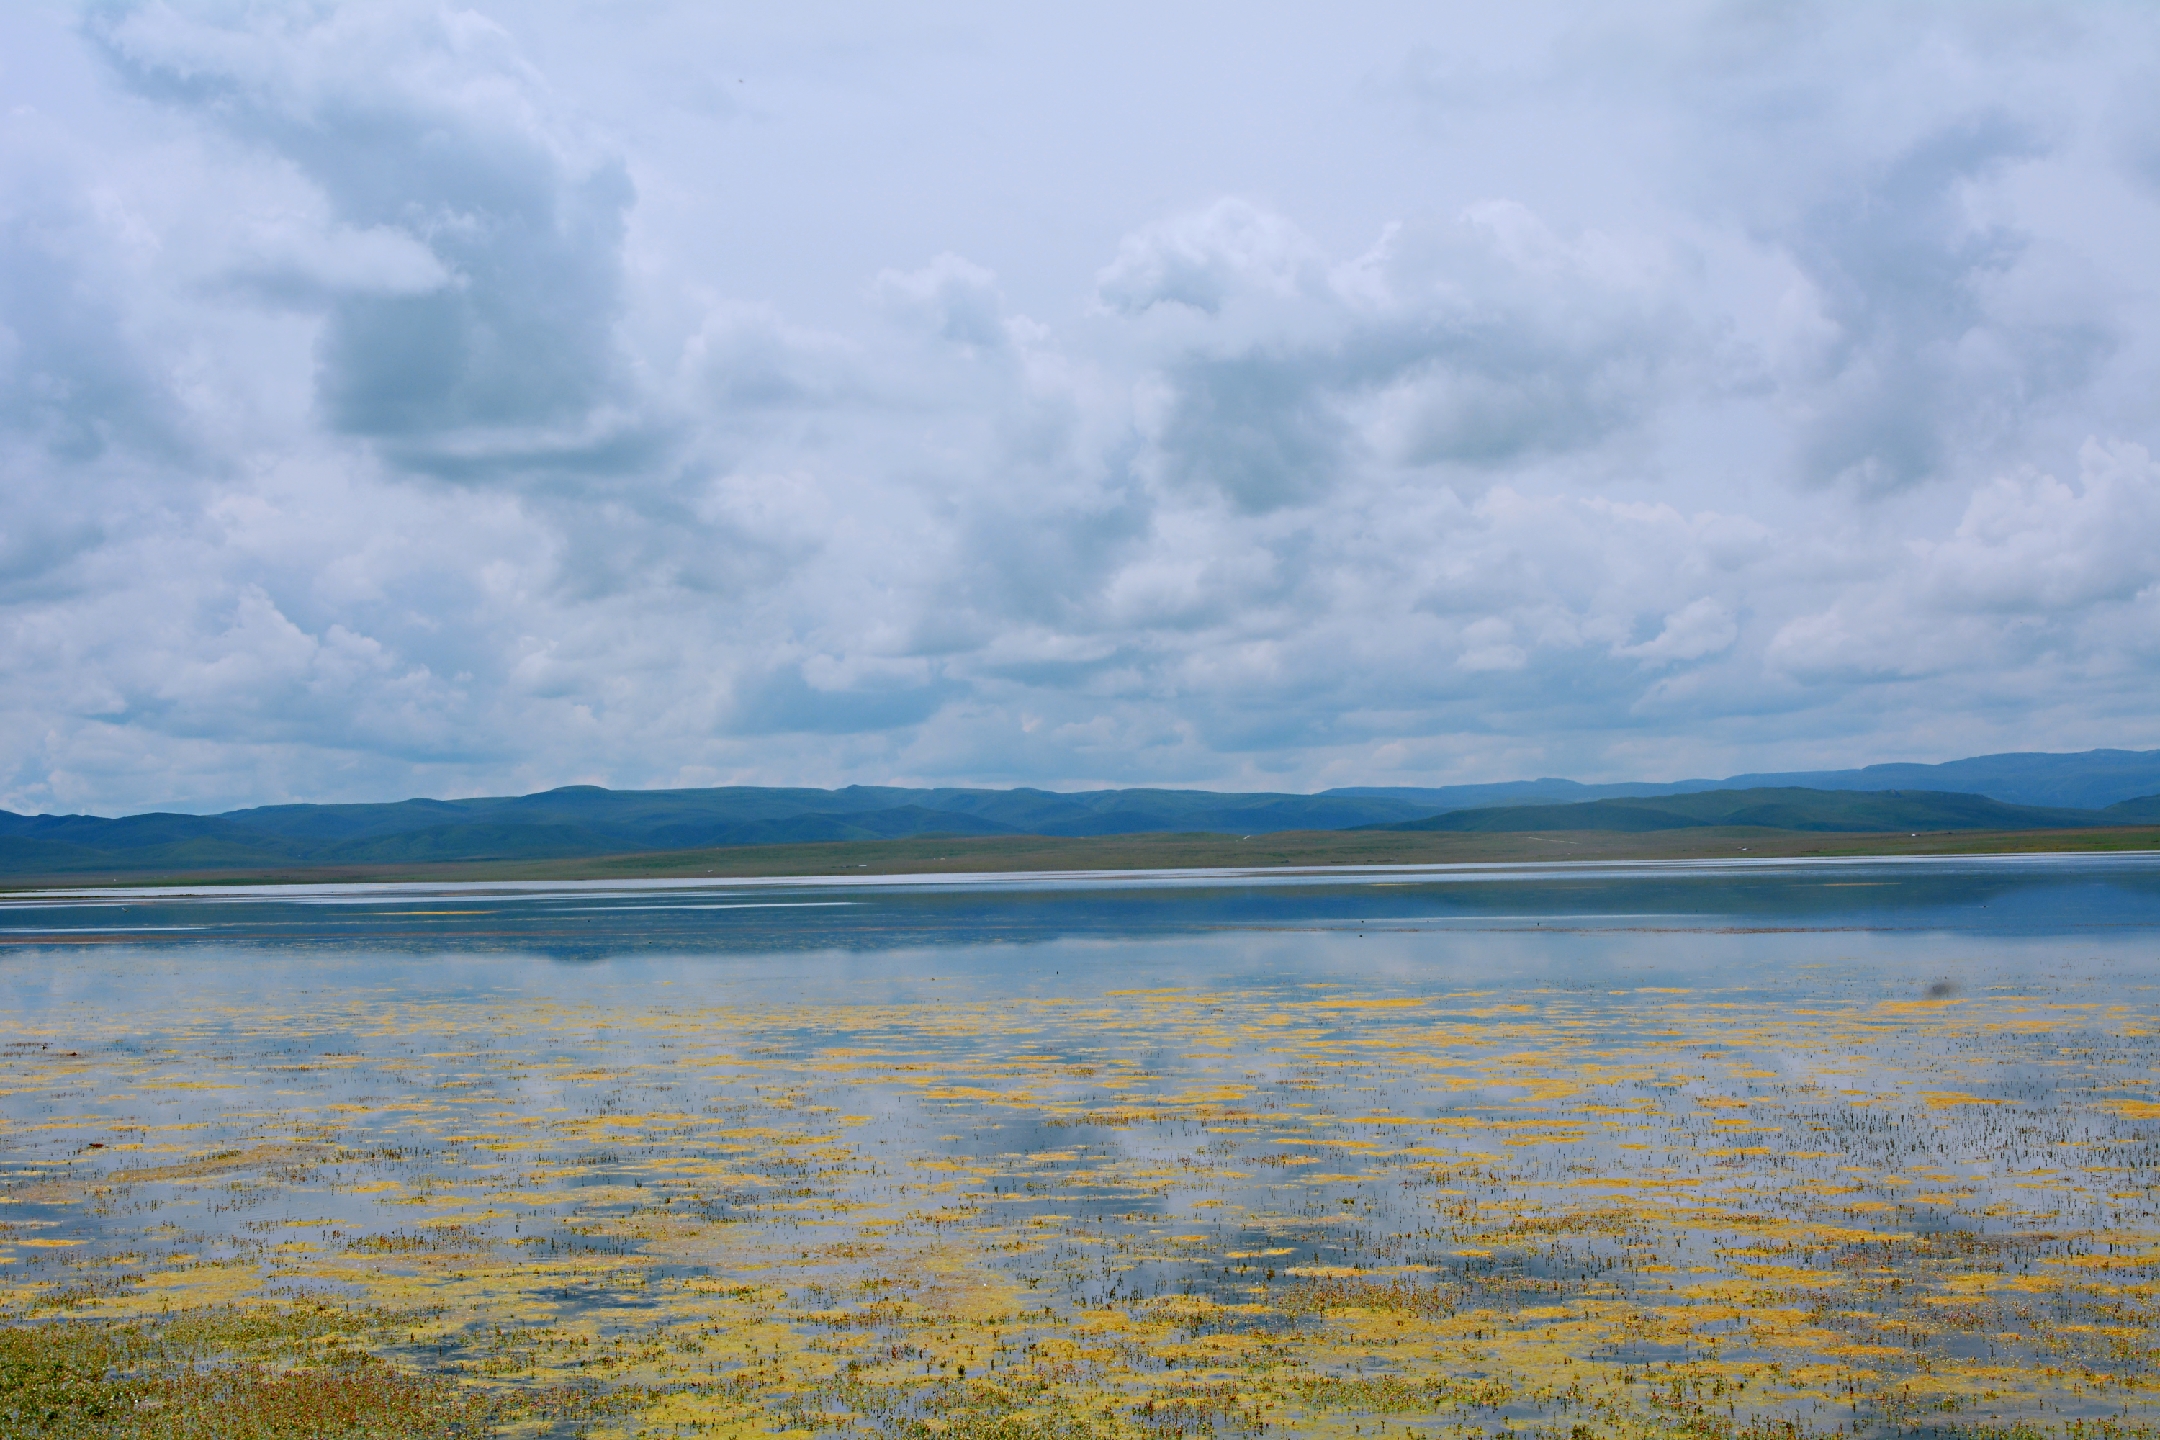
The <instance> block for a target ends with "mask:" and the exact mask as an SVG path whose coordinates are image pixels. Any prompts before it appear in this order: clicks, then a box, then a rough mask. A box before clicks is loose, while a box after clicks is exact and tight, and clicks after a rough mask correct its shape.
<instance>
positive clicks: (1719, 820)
mask: <svg viewBox="0 0 2160 1440" xmlns="http://www.w3.org/2000/svg"><path fill="white" fill-rule="evenodd" d="M2132 803H2133V804H2135V803H2137V802H2132ZM2126 809H2127V807H2126ZM2132 823H2135V821H2134V819H2132V818H2129V817H2128V816H2127V814H2125V815H2117V814H2115V813H2114V812H2113V811H2109V810H2075V809H2067V808H2063V807H2058V806H2038V805H2006V804H2004V803H2003V802H2002V801H2000V800H1991V799H1989V798H1988V797H1986V796H1984V795H1959V794H1949V793H1944V792H1941V791H1928V790H1808V789H1803V788H1800V787H1797V786H1779V787H1761V788H1755V789H1747V790H1705V791H1697V792H1693V793H1690V794H1685V795H1666V796H1643V797H1627V798H1622V799H1608V800H1589V801H1584V802H1582V803H1580V804H1574V805H1492V806H1482V807H1479V808H1476V809H1468V810H1448V811H1443V812H1442V813H1440V814H1438V815H1432V816H1428V817H1426V818H1424V819H1422V820H1409V821H1400V822H1397V823H1395V824H1390V825H1378V826H1372V827H1369V828H1372V829H1379V830H1446V831H1457V832H1468V833H1477V832H1484V833H1502V832H1526V831H1531V832H1534V831H1564V830H1612V831H1648V830H1683V829H1694V828H1707V827H1749V828H1757V829H1764V830H1803V831H1818V832H1826V833H1837V834H1848V835H1852V834H1886V833H1890V832H1894V831H1910V832H1922V831H1939V830H2072V829H2091V828H2098V827H2100V826H2105V825H2122V824H2132Z"/></svg>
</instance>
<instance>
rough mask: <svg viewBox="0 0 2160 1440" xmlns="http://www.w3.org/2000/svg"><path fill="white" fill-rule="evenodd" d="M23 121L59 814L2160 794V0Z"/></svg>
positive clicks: (437, 87)
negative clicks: (619, 789) (1643, 795)
mask: <svg viewBox="0 0 2160 1440" xmlns="http://www.w3.org/2000/svg"><path fill="white" fill-rule="evenodd" d="M1623 11H1624V12H1625V13H1624V14H1623V13H1622V12H1623ZM0 92H4V93H0V102H4V105H0V110H4V113H0V481H4V492H0V495H4V498H0V747H4V748H0V806H5V807H6V808H10V809H15V810H93V811H98V812H101V813H117V812H121V811H126V810H132V809H140V808H144V807H148V806H152V805H167V806H175V807H178V808H187V809H215V808H222V807H225V806H230V805H238V804H245V803H257V802H268V801H279V800H289V799H298V800H343V799H383V798H396V797H402V796H405V795H411V794H436V795H457V794H474V793H505V792H514V791H522V790H532V789H539V788H543V787H546V786H551V785H557V784H564V783H571V782H579V781H589V782H598V783H603V784H611V785H621V786H647V785H707V784H729V783H780V784H844V783H850V782H857V781H860V782H896V783H915V782H930V783H981V784H996V785H1004V784H1018V783H1024V784H1041V785H1050V786H1056V787H1069V786H1078V785H1092V784H1175V785H1196V786H1203V787H1208V788H1220V789H1238V788H1268V789H1317V788H1321V787H1325V786H1329V785H1339V784H1426V783H1446V782H1455V781H1466V780H1495V779H1509V778H1518V777H1525V776H1535V775H1547V774H1561V775H1571V776H1574V777H1576V778H1580V779H1655V778H1667V777H1673V776H1681V775H1705V774H1708V775H1716V774H1724V773H1730V772H1732V771H1736V770H1741V769H1757V768H1780V769H1783V768H1800V767H1803V766H1818V765H1820V766H1831V765H1847V764H1862V763H1867V762H1870V761H1876V760H1888V759H1913V760H1934V759H1945V758H1950V757H1954V756H1958V755H1965V754H1973V753H1980V752H1986V751H1993V750H2008V749H2082V748H2086V747H2090V746H2100V745H2115V746H2125V747H2131V748H2147V747H2153V746H2160V463H2156V461H2155V458H2154V457H2155V455H2156V454H2160V259H2156V258H2155V257H2160V9H2155V8H2154V7H2152V6H2150V5H2148V4H2126V5H2122V6H2109V5H2104V4H2086V5H2063V4H2059V3H2048V4H2039V5H2032V6H1987V5H1981V4H1973V3H1954V4H1945V5H1940V6H1927V5H1918V4H1913V5H1866V6H1862V5H1844V4H1836V5H1832V4H1824V5H1815V6H1809V5H1800V4H1783V3H1762V4H1690V3H1676V4H1669V5H1663V6H1657V5H1651V6H1628V7H1613V6H1608V5H1596V4H1575V5H1547V6H1538V5H1508V6H1494V5H1491V4H1483V3H1480V4H1435V3H1431V0H1418V3H1406V4H1388V3H1380V0H1375V3H1370V4H1363V5H1359V6H1355V7H1350V8H1349V10H1348V11H1347V12H1346V11H1345V9H1344V7H1340V6H1326V7H1323V6H1319V5H1311V4H1306V5H1281V4H1268V3H1255V0H1239V3H1235V4H1232V3H1220V4H1217V3H1191V4H1183V5H1177V6H1168V7H1166V6H1163V5H1161V4H1124V3H1098V4H1093V5H1087V6H1056V7H1052V6H1039V7H1031V6H1015V5H1012V4H1009V3H989V0H985V3H981V4H964V3H925V4H915V5H906V6H873V5H861V4H858V5H834V4H825V3H816V0H809V3H796V4H791V5H785V6H781V5H761V6H747V5H737V6H728V5H714V4H711V3H703V0H605V3H602V0H529V3H527V0H519V3H510V0H505V3H482V4H480V5H478V6H476V7H472V8H467V7H466V6H464V5H461V4H454V3H439V0H367V3H357V4H338V3H332V0H294V3H284V4H279V3H245V0H230V3H185V4H182V3H116V4H94V5H88V6H83V5H73V4H64V3H56V0H11V3H9V4H8V5H6V6H5V7H0Z"/></svg>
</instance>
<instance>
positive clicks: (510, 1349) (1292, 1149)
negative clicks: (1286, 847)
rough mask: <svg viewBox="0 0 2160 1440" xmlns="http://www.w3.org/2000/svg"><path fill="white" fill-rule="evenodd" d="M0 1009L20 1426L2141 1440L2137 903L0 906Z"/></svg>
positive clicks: (1216, 875)
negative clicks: (2079, 1438)
mask: <svg viewBox="0 0 2160 1440" xmlns="http://www.w3.org/2000/svg"><path fill="white" fill-rule="evenodd" d="M0 1016H4V1018H5V1022H6V1023H5V1034H4V1035H0V1042H4V1067H0V1091H4V1093H0V1308H4V1310H5V1312H6V1313H5V1317H4V1323H5V1329H0V1342H4V1346H5V1348H0V1374H5V1375H11V1376H14V1377H15V1378H14V1379H11V1380H6V1381H0V1433H4V1434H9V1435H13V1434H16V1433H22V1434H55V1435H58V1434H69V1435H72V1434H84V1435H91V1434H95V1435H117V1434H129V1435H132V1434H141V1435H177V1434H192V1433H203V1434H231V1435H254V1434H260V1435H271V1434H280V1435H282V1434H296V1435H297V1434H336V1433H414V1434H471V1435H482V1434H501V1435H563V1436H568V1435H573V1434H593V1435H622V1436H628V1435H639V1434H646V1435H676V1434H707V1435H745V1436H747V1435H762V1434H780V1433H793V1434H798V1435H820V1436H842V1435H848V1436H869V1435H879V1436H901V1435H930V1434H942V1435H951V1436H969V1435H981V1436H992V1435H995V1436H1000V1437H1012V1440H1020V1437H1033V1436H1042V1437H1050V1436H1060V1437H1066V1436H1071V1437H1077V1436H1087V1435H1103V1436H1125V1435H1129V1436H1168V1435H1201V1434H1219V1435H1232V1434H1247V1433H1253V1434H1258V1433H1270V1434H1300V1435H1306V1434H1338V1433H1339V1434H1343V1435H1352V1434H1356V1435H1364V1434H1399V1435H1404V1436H1412V1437H1416V1436H1424V1435H1440V1434H1450V1435H1452V1434H1463V1433H1483V1434H1501V1433H1504V1432H1508V1431H1514V1432H1519V1433H1526V1434H1527V1433H1550V1434H1556V1435H1561V1436H1576V1435H1606V1434H1616V1435H1634V1434H1641V1435H1652V1434H1671V1433H1676V1432H1682V1433H1689V1434H1699V1435H1705V1436H1711V1435H1771V1434H1776V1435H1786V1436H1793V1435H1805V1434H1823V1435H1829V1434H1848V1435H1849V1434H1862V1435H1868V1434H1890V1433H1898V1434H1911V1433H1923V1434H1959V1435H1976V1434H2000V1435H2004V1436H2010V1435H2028V1434H2038V1433H2059V1434H2064V1435H2073V1434H2074V1435H2089V1436H2100V1435H2108V1436H2116V1435H2150V1434H2154V1433H2160V1380H2156V1376H2160V1324H2156V1320H2155V1309H2154V1306H2155V1298H2156V1295H2160V1191H2156V1188H2155V1179H2156V1170H2155V1167H2156V1165H2160V1092H2156V1074H2160V1064H2156V1062H2160V857H2153V856H2137V855H2133V856H2113V857H2076V858H2069V857H2031V856H2024V857H2003V858H1996V859H1970V858H1960V859H1955V860H1911V859H1902V860H1896V861H1825V862H1762V863H1748V862H1737V863H1735V862H1719V863H1674V864H1640V865H1610V866H1595V867H1590V866H1551V867H1537V866H1513V867H1451V868H1436V869H1415V868H1401V869H1380V870H1362V871H1356V872H1345V871H1324V872H1312V873H1282V872H1256V873H1247V874H1240V873H1229V872H1212V873H1161V874H1142V875H1125V876H1057V875H1024V876H997V877H979V878H975V879H969V880H956V879H954V878H953V877H949V876H937V877H919V878H909V877H899V878H894V877H876V878H863V879H858V880H855V881H846V880H832V879H821V880H803V881H760V882H743V881H727V882H721V881H704V882H697V881H686V882H673V881H670V882H646V883H638V884H624V883H613V882H610V883H577V884H572V883H562V884H518V885H470V886H423V885H410V886H397V885H384V886H358V887H321V888H305V887H288V888H275V887H260V888H250V887H229V888H228V887H205V888H203V889H201V890H197V891H192V892H169V891H168V892H148V891H131V890H125V889H112V890H102V891H75V892H51V893H44V894H17V895H13V896H6V897H0ZM7 1364H13V1365H14V1366H15V1367H16V1368H15V1369H13V1370H7V1369H6V1365H7ZM24 1377H30V1378H24ZM9 1385H12V1386H14V1387H15V1388H14V1389H13V1390H9V1389H8V1388H7V1387H8V1386H9ZM39 1396H48V1397H58V1398H57V1399H56V1400H54V1402H53V1403H51V1404H49V1405H47V1406H46V1409H45V1410H44V1411H41V1412H39V1413H40V1414H41V1415H43V1417H44V1418H42V1419H37V1420H36V1421H35V1424H36V1425H41V1426H43V1427H45V1428H42V1429H39V1428H34V1427H33V1428H18V1429H13V1430H11V1429H9V1428H8V1426H7V1423H6V1417H7V1416H8V1415H9V1414H11V1413H15V1412H10V1411H9V1410H8V1409H7V1408H6V1406H7V1405H9V1404H17V1405H18V1407H20V1406H25V1405H33V1404H40V1403H44V1402H43V1401H41V1400H39V1399H38V1397H39ZM24 1397H28V1398H27V1399H26V1398H24ZM20 1413H21V1414H24V1415H27V1414H28V1413H29V1411H28V1410H27V1409H24V1410H21V1412H20ZM31 1423H32V1422H30V1421H20V1425H24V1426H28V1425H31ZM367 1425H374V1426H376V1427H377V1428H376V1429H375V1430H374V1431H366V1430H365V1429H364V1428H363V1427H365V1426H367ZM280 1426H283V1427H285V1428H282V1429H281V1428H279V1427H280ZM69 1427H74V1428H69ZM401 1427H402V1428H401Z"/></svg>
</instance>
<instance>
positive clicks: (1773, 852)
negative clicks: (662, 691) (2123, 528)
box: [5, 825, 2160, 890]
mask: <svg viewBox="0 0 2160 1440" xmlns="http://www.w3.org/2000/svg"><path fill="white" fill-rule="evenodd" d="M2133 850H2160V826H2149V825H2142V826H2123V827H2120V828H2111V829H2086V830H2014V831H1938V832H1934V833H1928V834H1918V835H1882V834H1824V833H1820V832H1813V831H1795V830H1764V829H1753V828H1746V827H1729V828H1726V827H1720V828H1702V829H1689V830H1661V831H1651V832H1647V833H1635V834H1629V833H1614V832H1601V831H1565V832H1553V833H1543V834H1537V833H1530V834H1505V833H1503V834H1446V833H1417V832H1407V833H1406V832H1401V831H1371V830H1364V831H1340V830H1294V831H1285V832H1282V833H1279V834H1272V835H1254V836H1250V837H1239V836H1235V835H1213V834H1196V835H1109V836H1099V837H1093V838H1087V839H1064V838H1059V837H1054V836H1034V835H1021V836H1002V835H1001V836H967V837H945V838H940V837H937V836H928V837H918V838H913V839H906V840H867V841H841V842H834V843H810V844H794V845H731V846H724V847H720V848H716V849H709V850H666V851H654V852H645V853H639V854H629V855H607V856H597V857H582V858H576V859H563V860H479V861H457V862H450V863H439V864H410V863H407V864H397V865H346V866H315V867H294V868H286V869H265V870H212V871H196V872H191V873H175V874H148V873H128V872H118V873H114V874H109V875H67V876H59V877H53V878H51V879H43V880H41V879H37V878H34V877H21V878H11V879H10V880H9V881H8V883H7V886H6V887H5V888H7V889H12V890H22V889H32V888H48V887H54V888H57V887H83V886H99V885H113V884H122V885H177V884H191V885H202V884H213V885H260V884H280V883H284V884H332V883H341V882H343V883H361V882H378V883H380V882H386V881H408V882H409V881H463V880H471V881H484V880H631V879H678V878H701V877H708V876H709V877H713V878H716V879H726V878H741V879H750V878H756V877H769V876H783V875H915V874H952V875H967V874H987V873H996V872H1028V871H1053V870H1079V871H1116V870H1153V869H1200V868H1230V867H1234V868H1273V867H1283V866H1311V865H1343V866H1367V865H1453V864H1480V863H1484V864H1514V863H1521V862H1525V861H1550V860H1707V859H1731V858H1735V857H1738V856H1742V855H1746V856H1750V857H1754V858H1764V859H1781V858H1793V857H1801V856H1868V855H1884V856H1889V855H2004V854H2036V853H2046V852H2061V853H2076V854H2082V853H2094V852H2106V851H2133Z"/></svg>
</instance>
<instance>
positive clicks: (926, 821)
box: [0, 785, 1429, 876]
mask: <svg viewBox="0 0 2160 1440" xmlns="http://www.w3.org/2000/svg"><path fill="white" fill-rule="evenodd" d="M1427 813H1429V807H1427V806H1425V805H1421V804H1419V803H1417V802H1415V801H1408V800H1392V799H1387V798H1384V797H1363V798H1358V797H1345V796H1319V795H1285V794H1228V795H1225V794H1216V793H1213V792H1210V791H1204V790H1095V791H1085V792H1082V793H1079V794H1060V793H1058V792H1055V791H1049V790H1027V789H1021V790H970V789H937V790H913V789H901V788H897V787H886V786H868V785H854V786H849V787H848V788H846V789H844V790H809V789H778V788H766V787H761V786H731V787H726V788H720V789H711V790H604V789H601V788H599V787H598V786H592V785H573V786H567V787H565V788H563V789H559V790H548V791H544V792H542V793H540V794H537V795H517V796H501V797H487V798H481V799H474V800H402V801H398V802H395V803H391V804H382V805H272V806H265V807H262V808H260V809H253V810H234V811H230V812H228V813H226V814H223V815H171V814H155V815H134V816H128V817H126V818H123V819H118V820H107V819H103V818H100V817H98V816H94V815H13V814H9V813H8V812H6V811H0V875H54V876H61V875H89V874H111V875H115V876H117V875H123V874H143V873H147V872H158V873H168V874H169V873H173V872H176V871H192V870H238V869H265V868H271V869H276V868H287V867H294V866H317V865H383V864H419V863H435V862H443V861H462V860H550V859H573V858H577V857H581V856H591V855H619V854H628V853H632V852H637V851H657V850H692V849H702V848H705V847H708V846H721V845H785V844H796V843H804V842H811V841H835V840H898V839H907V838H911V837H916V836H927V835H956V836H984V835H1022V834H1026V835H1055V836H1074V837H1077V836H1092V835H1144V834H1171V833H1194V832H1199V833H1210V832H1211V833H1216V834H1265V833H1268V832H1273V831H1282V830H1347V829H1351V828H1353V827H1356V826H1361V825H1371V824H1375V823H1385V822H1387V821H1393V820H1404V819H1411V818H1415V817H1416V816H1419V815H1423V814H1427Z"/></svg>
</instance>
